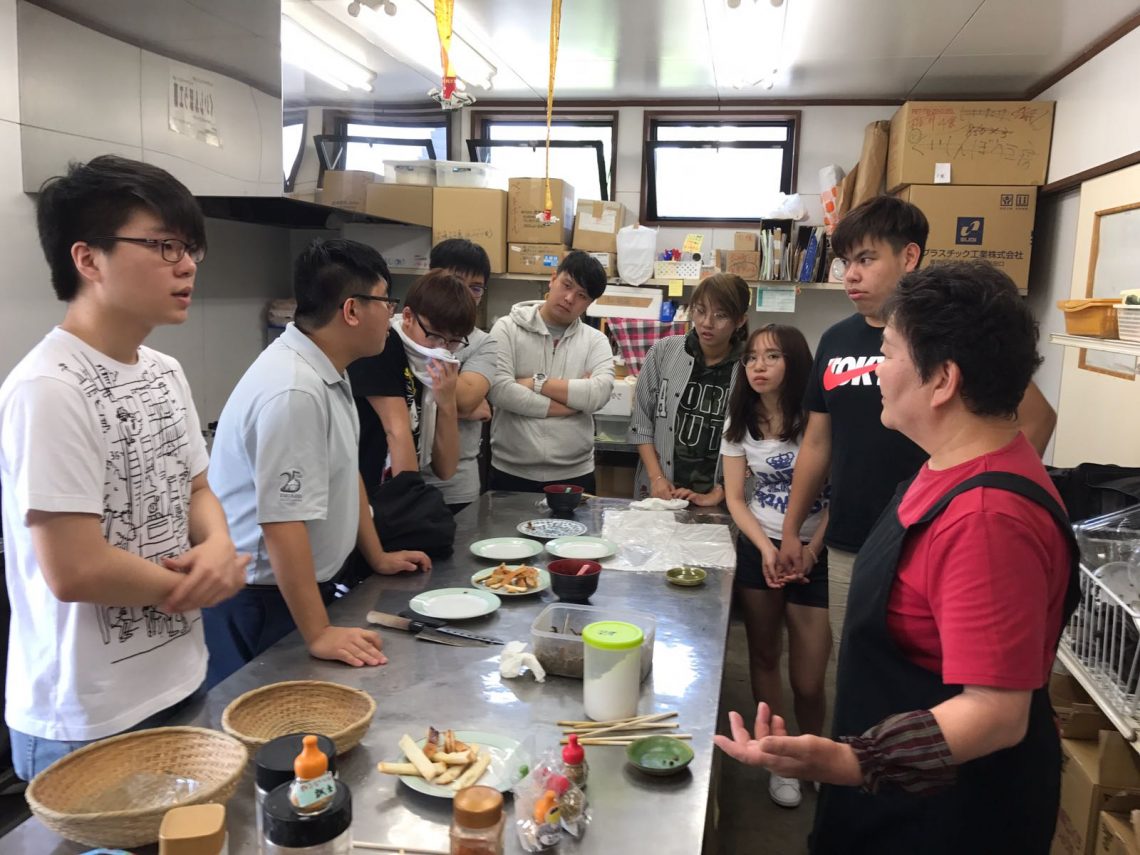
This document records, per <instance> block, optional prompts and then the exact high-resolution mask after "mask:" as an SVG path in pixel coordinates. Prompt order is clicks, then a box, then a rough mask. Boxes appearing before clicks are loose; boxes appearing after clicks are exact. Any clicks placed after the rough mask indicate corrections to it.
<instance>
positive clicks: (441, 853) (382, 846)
mask: <svg viewBox="0 0 1140 855" xmlns="http://www.w3.org/2000/svg"><path fill="white" fill-rule="evenodd" d="M352 845H353V848H355V849H372V850H374V851H376V852H395V853H397V855H448V852H447V850H445V849H417V848H416V847H415V846H392V845H391V844H388V843H365V842H364V841H363V840H354V841H352Z"/></svg>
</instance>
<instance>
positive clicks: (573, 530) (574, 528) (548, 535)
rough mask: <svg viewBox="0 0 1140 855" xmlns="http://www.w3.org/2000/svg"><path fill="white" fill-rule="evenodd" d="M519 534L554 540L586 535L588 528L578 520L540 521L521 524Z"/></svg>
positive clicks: (518, 527)
mask: <svg viewBox="0 0 1140 855" xmlns="http://www.w3.org/2000/svg"><path fill="white" fill-rule="evenodd" d="M516 528H517V529H518V533H519V534H525V535H526V536H527V537H538V538H541V539H542V540H552V539H553V538H556V537H574V536H575V535H579V534H585V533H586V530H587V529H586V526H585V524H583V523H580V522H578V521H577V520H557V519H538V520H527V521H526V522H521V523H519V524H518V526H517V527H516Z"/></svg>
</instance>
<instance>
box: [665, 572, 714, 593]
mask: <svg viewBox="0 0 1140 855" xmlns="http://www.w3.org/2000/svg"><path fill="white" fill-rule="evenodd" d="M708 575H709V574H708V573H707V572H706V571H705V570H704V569H702V568H700V567H671V568H670V569H668V570H666V571H665V579H666V580H667V581H668V582H669V583H670V584H673V585H680V586H681V587H682V588H694V587H696V586H697V585H703V584H704V581H705V578H706V577H707V576H708Z"/></svg>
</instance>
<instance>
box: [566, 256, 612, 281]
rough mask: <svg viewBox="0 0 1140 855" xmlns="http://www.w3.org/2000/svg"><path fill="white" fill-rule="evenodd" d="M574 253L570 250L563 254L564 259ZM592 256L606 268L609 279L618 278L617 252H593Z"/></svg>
mask: <svg viewBox="0 0 1140 855" xmlns="http://www.w3.org/2000/svg"><path fill="white" fill-rule="evenodd" d="M572 252H574V250H572V249H568V250H566V251H565V252H563V253H562V257H563V258H565V257H566V256H567V255H569V254H570V253H572ZM582 252H588V250H582ZM590 255H592V256H594V258H596V259H597V260H598V263H599V264H601V265H602V267H603V268H605V271H606V276H607V277H609V278H611V279H612V278H613V277H614V276H617V253H616V252H591V253H590Z"/></svg>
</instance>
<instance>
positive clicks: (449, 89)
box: [435, 0, 455, 99]
mask: <svg viewBox="0 0 1140 855" xmlns="http://www.w3.org/2000/svg"><path fill="white" fill-rule="evenodd" d="M454 16H455V0H435V29H436V32H438V33H439V62H440V67H441V68H443V85H442V86H441V87H440V89H441V91H442V93H443V97H444V98H445V99H446V98H450V97H451V94H452V93H453V92H454V91H455V69H454V68H452V66H451V56H450V55H449V54H450V51H451V23H452V19H453V18H454Z"/></svg>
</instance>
